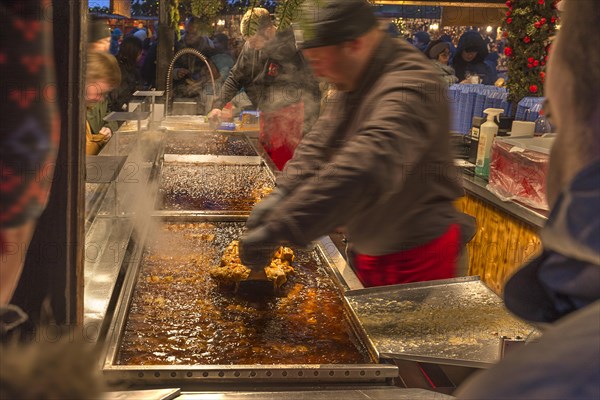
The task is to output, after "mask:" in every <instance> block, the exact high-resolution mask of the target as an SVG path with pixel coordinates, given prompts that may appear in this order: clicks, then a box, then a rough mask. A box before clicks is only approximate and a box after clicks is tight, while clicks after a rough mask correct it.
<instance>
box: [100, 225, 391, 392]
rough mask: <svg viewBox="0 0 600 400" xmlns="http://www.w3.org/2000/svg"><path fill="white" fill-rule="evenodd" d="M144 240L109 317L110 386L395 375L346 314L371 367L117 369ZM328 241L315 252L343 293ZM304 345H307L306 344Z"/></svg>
mask: <svg viewBox="0 0 600 400" xmlns="http://www.w3.org/2000/svg"><path fill="white" fill-rule="evenodd" d="M162 220H163V221H165V220H167V221H188V222H190V221H196V222H199V221H209V222H212V223H219V222H225V221H238V222H241V221H244V220H245V218H244V217H241V216H232V215H200V214H198V215H196V216H195V217H193V216H191V215H186V216H184V217H182V216H177V215H173V216H170V217H165V216H163V218H162ZM145 240H146V238H143V239H142V241H141V242H140V243H139V244H136V246H135V249H134V253H133V255H132V257H131V258H130V259H131V260H132V261H131V262H130V265H128V266H127V276H126V277H125V282H124V285H123V290H122V292H121V296H120V297H119V299H118V302H117V307H116V314H115V317H114V318H113V320H112V322H111V325H110V328H109V331H108V335H107V340H108V342H107V347H106V353H105V356H104V365H103V371H104V373H105V375H106V376H107V378H108V379H109V380H110V381H112V382H119V381H127V382H128V383H129V384H133V385H140V386H152V385H162V386H164V385H170V386H172V387H173V386H175V387H183V388H198V387H211V386H212V385H217V386H219V385H221V386H220V387H223V386H222V385H224V384H232V385H234V387H240V388H241V387H247V386H248V385H251V386H256V385H259V386H260V385H266V386H269V387H271V386H273V385H281V384H285V385H290V384H291V385H296V384H298V385H315V384H325V383H326V384H340V383H344V382H346V383H354V384H356V383H359V384H360V383H363V384H364V383H380V384H385V383H386V382H389V380H391V379H393V378H394V377H396V376H397V375H398V370H397V367H395V366H392V365H385V364H375V363H376V362H377V361H378V359H377V358H376V356H375V354H373V353H370V352H369V351H368V350H369V348H368V347H367V346H366V345H365V344H364V342H363V341H364V340H365V337H364V335H363V333H362V332H361V330H360V327H359V326H356V325H354V320H353V319H352V318H350V317H349V310H346V309H345V311H344V314H345V315H344V316H340V318H346V320H347V322H348V324H349V326H350V327H351V329H352V330H353V332H354V334H355V335H356V339H357V340H358V342H359V344H360V345H361V346H362V347H363V349H364V350H365V351H366V352H367V353H366V354H367V357H368V359H370V360H371V362H372V364H333V365H331V364H293V365H118V364H117V359H118V353H119V348H120V345H121V343H122V339H123V332H124V329H125V326H126V323H127V318H128V313H129V308H130V305H131V301H132V298H133V294H134V291H135V285H136V282H137V281H138V279H139V274H140V271H141V268H142V265H141V260H142V259H143V251H144V247H145V243H144V242H145ZM331 246H333V245H332V244H331V243H330V242H329V243H328V242H327V241H318V242H316V243H315V244H314V250H315V253H316V254H318V256H319V257H320V258H321V261H322V262H323V266H324V268H325V270H326V271H327V273H328V274H329V276H330V277H331V279H333V280H334V282H335V284H336V285H337V286H338V287H339V289H340V291H341V290H344V289H346V287H345V285H344V283H343V282H340V281H339V275H338V273H337V272H335V271H334V270H335V264H334V263H335V261H334V260H333V259H332V257H331ZM307 345H310V343H308V344H307Z"/></svg>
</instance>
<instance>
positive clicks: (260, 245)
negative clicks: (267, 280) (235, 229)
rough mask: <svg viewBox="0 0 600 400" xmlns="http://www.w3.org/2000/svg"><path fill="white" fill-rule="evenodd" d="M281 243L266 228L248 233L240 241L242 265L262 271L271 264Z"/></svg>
mask: <svg viewBox="0 0 600 400" xmlns="http://www.w3.org/2000/svg"><path fill="white" fill-rule="evenodd" d="M277 248H279V243H278V241H277V239H275V238H274V237H273V236H272V234H271V232H270V231H269V230H268V229H267V228H266V227H264V226H262V227H260V228H258V229H253V230H251V231H249V232H246V233H245V234H244V235H243V236H242V238H241V239H240V259H241V260H242V264H244V265H245V266H247V267H248V268H250V269H252V270H254V271H260V270H262V269H263V268H265V267H266V266H267V265H269V264H270V263H271V258H273V253H275V250H277Z"/></svg>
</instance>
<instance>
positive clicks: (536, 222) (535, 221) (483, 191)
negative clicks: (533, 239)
mask: <svg viewBox="0 0 600 400" xmlns="http://www.w3.org/2000/svg"><path fill="white" fill-rule="evenodd" d="M463 185H464V188H465V190H466V191H467V192H468V193H469V194H472V195H474V196H477V197H479V198H481V199H483V200H485V201H487V202H489V203H491V204H492V205H494V206H496V207H498V208H499V209H501V210H503V211H505V212H506V213H507V214H510V215H512V216H514V217H515V218H518V219H520V220H522V221H524V222H526V223H528V224H530V225H532V226H534V227H537V228H542V227H543V226H544V224H545V223H546V219H547V218H548V213H547V212H545V211H541V210H535V209H533V208H530V207H527V206H524V205H522V204H519V203H516V202H514V201H502V200H500V199H499V198H498V197H496V196H495V195H494V194H493V193H492V192H490V191H489V190H488V189H487V188H486V186H487V181H485V180H484V179H481V178H478V177H472V176H468V175H464V176H463Z"/></svg>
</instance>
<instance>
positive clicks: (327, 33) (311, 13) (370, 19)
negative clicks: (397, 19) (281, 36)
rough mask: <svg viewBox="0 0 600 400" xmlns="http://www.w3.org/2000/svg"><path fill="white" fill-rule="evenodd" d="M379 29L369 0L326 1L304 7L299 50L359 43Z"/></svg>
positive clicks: (298, 29) (298, 31)
mask: <svg viewBox="0 0 600 400" xmlns="http://www.w3.org/2000/svg"><path fill="white" fill-rule="evenodd" d="M306 4H311V5H306ZM376 25H377V19H376V18H375V14H373V10H372V8H371V5H370V4H369V3H368V2H367V1H366V0H324V1H317V2H306V3H305V6H303V7H302V10H301V16H300V23H299V24H296V25H295V26H294V33H295V35H296V42H297V44H298V47H300V48H302V49H308V48H312V47H322V46H331V45H335V44H339V43H342V42H345V41H348V40H353V39H356V38H358V37H360V36H361V35H363V34H365V33H366V32H368V31H369V30H371V29H372V28H374V27H375V26H376Z"/></svg>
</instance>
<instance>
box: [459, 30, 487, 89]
mask: <svg viewBox="0 0 600 400" xmlns="http://www.w3.org/2000/svg"><path fill="white" fill-rule="evenodd" d="M487 56H488V49H487V46H486V44H485V42H484V40H483V38H482V37H481V35H480V34H479V32H475V31H468V32H465V33H463V35H462V36H461V37H460V39H459V41H458V48H457V49H456V54H455V55H454V58H453V59H452V67H453V68H454V70H455V71H456V76H457V78H458V81H459V82H461V83H462V82H464V81H465V80H467V78H469V77H470V76H472V75H478V76H479V78H480V81H481V83H483V84H484V85H493V84H494V83H495V82H496V76H497V75H496V70H495V69H493V68H492V67H490V66H489V65H488V64H486V63H485V59H486V57H487ZM465 83H468V82H465Z"/></svg>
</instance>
